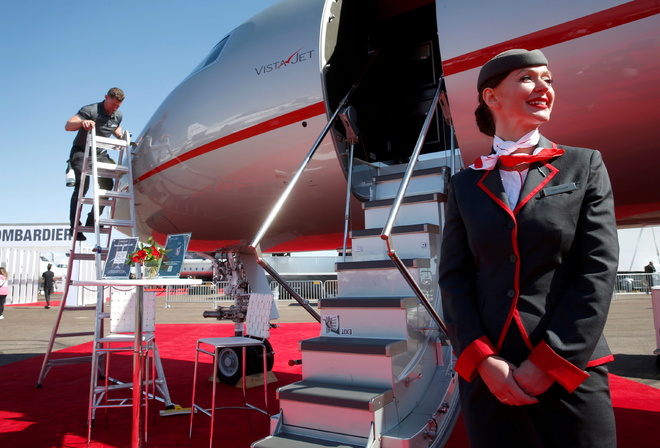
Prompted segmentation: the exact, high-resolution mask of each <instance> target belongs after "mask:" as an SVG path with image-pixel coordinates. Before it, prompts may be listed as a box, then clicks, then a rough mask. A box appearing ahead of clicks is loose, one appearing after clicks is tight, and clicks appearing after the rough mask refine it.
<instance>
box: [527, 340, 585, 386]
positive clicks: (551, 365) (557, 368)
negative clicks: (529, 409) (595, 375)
mask: <svg viewBox="0 0 660 448" xmlns="http://www.w3.org/2000/svg"><path fill="white" fill-rule="evenodd" d="M529 360H530V361H531V362H532V363H533V364H534V365H535V366H536V367H538V368H539V369H541V370H543V371H544V372H545V373H546V374H548V375H549V376H550V377H552V379H553V380H555V381H557V382H558V383H559V384H561V385H562V386H563V387H564V389H566V390H567V391H568V392H571V393H572V392H573V391H574V390H575V389H577V387H578V386H579V385H580V384H582V382H583V381H584V380H586V379H587V378H588V377H589V374H588V373H587V372H585V371H583V370H582V369H580V368H578V367H576V366H575V365H574V364H571V363H570V362H568V361H566V360H565V359H564V358H562V357H561V356H559V355H558V354H557V353H555V351H554V350H553V349H551V348H550V346H549V345H548V344H546V343H545V342H541V343H540V344H539V345H537V346H536V348H534V350H532V353H530V355H529Z"/></svg>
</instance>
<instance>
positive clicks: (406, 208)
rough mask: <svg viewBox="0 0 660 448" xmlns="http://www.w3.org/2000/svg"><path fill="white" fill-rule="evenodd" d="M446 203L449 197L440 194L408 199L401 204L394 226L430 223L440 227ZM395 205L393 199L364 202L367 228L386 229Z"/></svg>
mask: <svg viewBox="0 0 660 448" xmlns="http://www.w3.org/2000/svg"><path fill="white" fill-rule="evenodd" d="M446 201H447V196H446V195H444V194H440V193H432V194H422V195H417V196H410V197H406V198H404V199H403V201H402V203H401V209H400V210H399V213H398V215H397V218H396V220H395V221H394V225H395V226H407V225H415V224H419V223H429V224H434V225H436V226H440V216H442V212H441V208H442V203H444V202H446ZM393 203H394V200H393V199H383V200H378V201H369V202H363V203H362V208H363V210H364V226H365V228H367V229H375V228H382V227H384V226H385V223H386V221H387V218H388V217H389V214H390V210H391V209H392V205H393Z"/></svg>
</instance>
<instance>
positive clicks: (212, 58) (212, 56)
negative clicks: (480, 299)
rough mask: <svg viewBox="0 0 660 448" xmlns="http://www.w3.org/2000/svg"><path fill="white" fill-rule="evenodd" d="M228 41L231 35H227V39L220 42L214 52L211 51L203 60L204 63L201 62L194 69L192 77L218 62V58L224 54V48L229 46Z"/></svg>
mask: <svg viewBox="0 0 660 448" xmlns="http://www.w3.org/2000/svg"><path fill="white" fill-rule="evenodd" d="M228 40H229V35H227V37H225V38H224V39H222V40H221V41H220V42H218V44H217V45H216V46H215V47H213V50H211V52H210V53H209V54H208V55H207V56H206V57H205V58H204V59H203V60H202V62H200V63H199V65H197V67H195V68H194V69H193V71H192V72H191V73H190V75H191V76H192V75H193V74H195V73H197V72H199V71H201V70H203V69H204V68H206V67H208V66H209V65H211V64H213V63H214V62H215V61H217V60H218V58H219V57H220V54H221V53H222V50H223V48H225V45H226V44H227V41H228Z"/></svg>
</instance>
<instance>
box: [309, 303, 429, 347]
mask: <svg viewBox="0 0 660 448" xmlns="http://www.w3.org/2000/svg"><path fill="white" fill-rule="evenodd" d="M418 307H419V301H418V299H417V298H416V297H406V298H403V297H386V298H381V297H368V298H365V297H340V298H333V299H320V300H319V302H318V308H319V309H320V310H321V322H322V324H323V325H322V327H321V336H332V335H341V336H351V337H360V338H401V339H406V338H408V336H409V327H408V325H409V322H408V315H409V313H410V312H411V311H409V310H413V311H412V312H416V311H417V308H418ZM374 313H378V319H374Z"/></svg>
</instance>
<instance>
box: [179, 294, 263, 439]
mask: <svg viewBox="0 0 660 448" xmlns="http://www.w3.org/2000/svg"><path fill="white" fill-rule="evenodd" d="M272 304H273V295H272V294H250V300H249V302H248V310H247V315H246V316H245V321H246V327H247V331H246V334H247V335H249V336H251V337H241V336H234V337H218V338H202V339H199V340H197V347H196V349H195V371H194V375H193V387H192V399H191V402H192V410H191V411H192V412H191V413H190V431H189V435H188V436H189V437H190V438H192V428H193V418H194V416H195V411H196V410H199V411H200V412H203V413H204V414H206V415H208V416H209V417H211V431H210V435H209V447H212V446H213V428H214V423H215V411H216V409H248V410H255V411H258V412H261V413H262V414H265V415H269V414H268V366H267V359H266V358H267V349H266V344H265V342H264V341H265V339H267V338H268V337H269V336H270V322H269V321H270V312H271V307H272ZM202 346H204V347H202ZM209 346H210V347H209ZM239 347H240V348H242V352H241V355H242V356H241V360H242V363H241V364H242V376H241V386H242V389H243V401H244V403H245V405H244V406H224V407H216V406H215V403H216V399H215V398H216V389H217V384H218V379H217V376H218V360H219V354H220V351H222V350H223V349H225V348H239ZM247 347H261V350H262V356H263V377H264V404H265V408H266V409H260V408H258V407H256V406H254V405H252V404H250V403H248V402H247V392H246V389H247V388H246V379H245V372H246V364H247V362H246V351H247ZM200 353H205V354H207V355H209V356H212V357H213V375H212V380H213V390H212V392H211V407H210V408H208V409H206V408H203V407H201V406H199V405H197V404H195V389H196V386H197V366H198V364H199V354H200Z"/></svg>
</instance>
